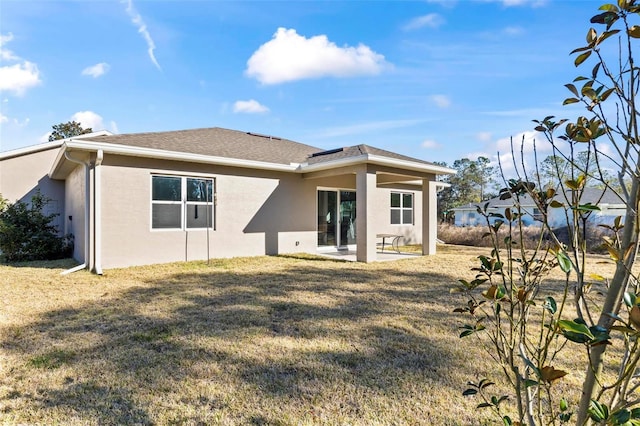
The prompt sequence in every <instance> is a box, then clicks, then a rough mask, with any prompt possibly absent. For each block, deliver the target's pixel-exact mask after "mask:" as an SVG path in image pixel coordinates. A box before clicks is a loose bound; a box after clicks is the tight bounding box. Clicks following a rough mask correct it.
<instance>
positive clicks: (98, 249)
mask: <svg viewBox="0 0 640 426" xmlns="http://www.w3.org/2000/svg"><path fill="white" fill-rule="evenodd" d="M102 160H104V151H102V150H101V149H99V150H98V153H97V155H96V161H95V163H94V165H93V186H94V188H93V197H94V199H93V228H94V239H93V240H94V241H93V243H94V244H95V247H94V251H93V255H94V257H95V259H94V268H95V272H96V274H98V275H102V190H101V188H102V184H101V174H102V173H101V169H102V168H101V167H100V166H101V165H102Z"/></svg>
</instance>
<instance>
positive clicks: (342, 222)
mask: <svg viewBox="0 0 640 426" xmlns="http://www.w3.org/2000/svg"><path fill="white" fill-rule="evenodd" d="M355 243H356V193H355V192H353V191H337V190H336V191H333V190H319V191H318V247H337V248H341V247H346V246H347V245H350V244H355Z"/></svg>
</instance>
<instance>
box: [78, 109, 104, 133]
mask: <svg viewBox="0 0 640 426" xmlns="http://www.w3.org/2000/svg"><path fill="white" fill-rule="evenodd" d="M71 120H73V121H77V122H78V123H80V125H81V126H82V128H83V129H88V128H90V129H91V130H93V131H94V132H97V131H99V130H104V123H103V121H102V117H101V116H100V115H98V114H96V113H95V112H93V111H78V112H76V113H75V114H73V115H72V116H71Z"/></svg>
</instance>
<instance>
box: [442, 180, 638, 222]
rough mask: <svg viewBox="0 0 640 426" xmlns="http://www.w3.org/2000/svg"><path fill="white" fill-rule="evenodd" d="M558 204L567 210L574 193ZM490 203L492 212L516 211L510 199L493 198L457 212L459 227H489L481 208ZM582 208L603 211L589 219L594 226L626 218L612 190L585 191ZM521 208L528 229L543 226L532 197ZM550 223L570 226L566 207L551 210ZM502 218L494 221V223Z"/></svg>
mask: <svg viewBox="0 0 640 426" xmlns="http://www.w3.org/2000/svg"><path fill="white" fill-rule="evenodd" d="M555 200H557V201H558V202H560V203H562V204H563V205H565V206H568V205H569V200H571V191H567V192H565V193H558V194H557V195H556V196H555ZM486 203H489V206H488V209H487V211H488V212H491V213H499V214H504V211H505V209H506V208H507V207H513V199H511V198H508V199H506V200H501V199H500V197H495V198H491V199H489V200H487V201H484V202H482V203H470V204H466V205H464V206H460V207H457V208H455V209H453V211H454V212H455V222H454V223H455V225H456V226H478V225H486V222H485V219H484V217H483V216H482V215H481V214H480V213H478V206H482V207H484V205H485V204H486ZM580 203H581V204H592V205H594V206H597V207H598V209H599V210H594V211H593V212H592V213H591V214H590V216H589V222H590V223H592V224H596V225H597V224H612V223H613V221H614V219H615V218H616V217H617V216H623V217H624V215H625V212H626V206H625V204H624V202H623V201H622V199H621V198H620V197H619V196H618V195H617V194H616V193H615V192H614V191H613V190H611V189H606V190H604V189H600V188H585V189H584V192H583V193H582V197H581V198H580ZM520 206H521V207H522V210H523V213H524V214H523V217H522V221H523V223H524V224H525V225H533V226H540V219H541V217H542V216H541V212H540V209H539V208H538V207H537V206H536V203H535V202H534V201H533V199H532V198H531V197H530V196H529V195H524V196H522V197H520ZM548 215H549V217H548V221H549V225H551V227H552V228H561V227H564V226H567V219H566V215H565V209H564V208H562V207H556V208H550V209H549V211H548ZM497 219H498V218H496V217H490V218H489V220H490V222H491V223H493V222H495V221H496V220H497Z"/></svg>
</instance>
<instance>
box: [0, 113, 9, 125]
mask: <svg viewBox="0 0 640 426" xmlns="http://www.w3.org/2000/svg"><path fill="white" fill-rule="evenodd" d="M8 121H9V117H7V116H6V115H4V114H2V113H1V112H0V123H6V122H8Z"/></svg>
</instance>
